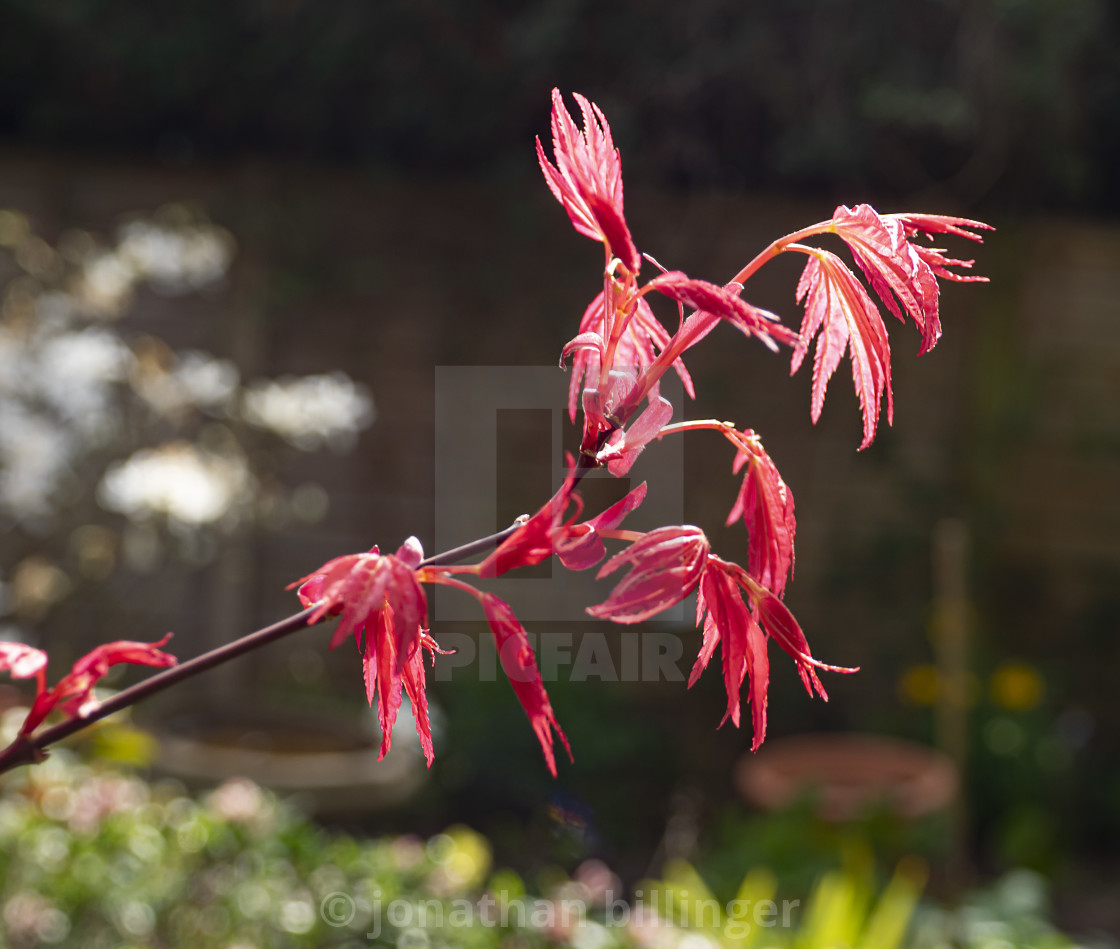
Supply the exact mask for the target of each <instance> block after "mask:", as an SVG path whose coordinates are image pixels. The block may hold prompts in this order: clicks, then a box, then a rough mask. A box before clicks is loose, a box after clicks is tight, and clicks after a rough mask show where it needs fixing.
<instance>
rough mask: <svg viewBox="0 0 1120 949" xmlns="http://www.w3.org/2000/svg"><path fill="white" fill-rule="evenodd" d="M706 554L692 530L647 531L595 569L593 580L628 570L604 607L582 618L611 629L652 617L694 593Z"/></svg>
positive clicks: (705, 547) (698, 532)
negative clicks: (596, 574) (601, 622)
mask: <svg viewBox="0 0 1120 949" xmlns="http://www.w3.org/2000/svg"><path fill="white" fill-rule="evenodd" d="M708 549H709V547H708V538H707V537H705V536H704V532H703V531H702V530H700V528H698V527H691V526H688V527H659V528H658V529H657V530H654V531H650V532H649V533H648V534H646V535H645V536H643V537H642V538H640V539H639V540H636V541H635V542H634V543H632V544H631V545H630V546H629V547H627V548H626V550H624V551H622V552H621V553H619V554H615V556H613V557H612V558H611V559H610V560H608V561H607V562H606V563H605V564H603V566H602V567H600V568H599V577H605V576H607V575H609V574H611V573H613V572H614V571H615V570H617V569H618V568H619V567H622V566H629V567H630V568H631V569H630V572H629V573H628V574H627V575H626V576H625V577H624V578H623V579H622V580H621V581H620V582H619V583H618V585H617V586H616V587H615V588H614V590H613V591H612V592H611V595H610V596H609V597H608V598H607V600H606V601H605V602H603V603H600V604H598V605H597V606H591V607H588V609H587V612H588V613H590V614H591V615H592V616H596V617H599V618H600V619H609V620H612V621H613V622H615V623H640V622H642V621H643V620H647V619H649V618H650V617H651V616H656V615H657V614H658V613H660V612H662V611H663V610H667V609H668V608H669V607H671V606H675V605H676V604H677V603H679V602H680V601H681V600H683V599H684V598H685V597H686V596H688V595H689V594H690V593H691V592H692V591H693V590H695V589H696V585H697V584H698V583H699V582H700V575H701V573H702V572H703V570H704V563H705V560H706V558H707V556H708Z"/></svg>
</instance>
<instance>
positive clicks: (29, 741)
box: [0, 514, 528, 774]
mask: <svg viewBox="0 0 1120 949" xmlns="http://www.w3.org/2000/svg"><path fill="white" fill-rule="evenodd" d="M527 518H528V515H525V514H523V515H521V517H519V518H518V519H517V520H516V521H514V522H513V523H512V524H511V525H510V526H509V527H507V528H506V529H505V530H501V531H498V532H497V533H496V534H491V535H489V536H488V537H480V538H479V539H478V540H474V541H471V542H470V543H467V544H463V545H462V546H459V547H455V548H453V549H451V550H445V551H443V552H442V553H439V554H434V555H433V556H431V557H428V558H427V559H426V560H424V561H422V562H421V564H420V566H422V567H433V566H439V565H441V564H447V563H453V562H455V561H456V560H463V559H465V558H467V557H470V556H473V555H474V554H477V553H481V552H482V551H484V550H488V549H489V548H491V547H495V546H497V545H498V544H500V543H501V542H502V541H503V540H505V539H506V538H507V537H508V536H509V535H510V534H512V533H513V532H514V531H515V530H517V528H518V527H520V526H521V525H522V524H523V523H524V522H525V520H527ZM316 608H317V607H315V606H311V607H308V608H307V609H305V610H301V611H300V612H298V613H293V614H292V615H291V616H288V617H286V618H285V619H282V620H279V621H278V622H275V623H273V624H272V625H271V626H266V627H264V628H263V629H258V630H256V631H255V632H252V633H249V634H247V635H245V636H242V637H241V638H240V639H235V640H234V641H233V642H230V643H226V644H225V645H223V646H219V647H218V648H217V649H211V650H210V651H209V652H204V653H203V654H202V655H200V656H195V657H194V658H193V659H188V660H187V661H186V662H181V663H179V664H178V665H176V666H171V667H170V668H168V669H164V670H163V671H162V672H159V673H156V674H155V675H153V676H149V677H148V678H147V679H144V680H143V681H142V682H138V683H136V685H132V686H129V687H128V688H127V689H122V690H121V691H120V692H118V693H117V694H116V695H114V696H112V697H111V698H109V699H106V700H105V701H104V702H102V703H101V704H99V705H98V706H97V707H96V708H95V709H94V710H93V711H91V712H89V713H88V714H86V715H82V716H79V717H75V718H70V719H67V720H66V721H64V722H59V723H58V724H57V725H52V726H51V727H50V728H45V729H43V730H42V731H40V732H38V733H36V734H32V735H21V736H19V737H18V738H16V740H15V741H13V742H12V743H11V744H10V745H9V746H8V747H7V748H5V749H3V750H2V751H0V774H3V773H4V772H6V771H10V770H11V769H12V768H17V767H19V766H20V765H24V764H33V763H35V762H39V761H42V760H43V759H44V758H46V757H47V752H46V751H45V750H44V749H46V748H47V747H48V746H50V745H53V744H55V743H56V742H59V741H62V740H63V739H64V738H69V737H70V736H71V735H73V734H74V733H75V732H79V731H81V730H82V729H83V728H87V727H89V726H90V725H92V724H93V723H94V722H97V721H100V720H101V719H103V718H105V717H107V716H109V715H112V714H113V713H114V712H119V711H121V710H122V709H125V708H128V707H129V706H130V705H135V704H136V703H137V702H140V701H142V700H143V699H146V698H148V697H150V696H152V695H156V694H158V693H160V692H162V691H164V690H165V689H169V688H171V687H172V686H174V685H178V684H179V683H180V682H183V681H185V680H186V679H189V678H191V677H193V676H196V675H198V674H199V673H202V672H207V671H209V670H210V669H213V668H215V667H217V666H220V665H223V664H225V663H227V662H230V661H231V660H233V659H236V658H238V657H239V656H243V655H245V654H246V653H249V652H252V651H253V650H254V649H259V648H261V647H262V646H266V645H268V644H269V643H272V642H275V641H276V640H278V639H283V638H284V637H285V636H290V635H291V634H292V633H295V632H298V631H299V630H301V629H307V628H308V627H310V626H315V625H318V624H319V623H321V622H324V621H325V620H327V619H333V617H330V616H326V615H324V616H322V617H321V618H320V619H318V620H316V621H315V622H310V619H311V616H312V615H313V614H314V613H315V610H316Z"/></svg>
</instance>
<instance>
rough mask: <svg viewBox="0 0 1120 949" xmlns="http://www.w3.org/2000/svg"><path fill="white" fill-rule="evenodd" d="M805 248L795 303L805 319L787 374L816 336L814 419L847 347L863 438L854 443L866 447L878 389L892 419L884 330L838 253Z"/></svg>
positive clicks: (876, 412) (875, 422)
mask: <svg viewBox="0 0 1120 949" xmlns="http://www.w3.org/2000/svg"><path fill="white" fill-rule="evenodd" d="M806 250H808V251H809V260H808V262H807V263H806V264H805V269H804V271H802V273H801V279H800V280H799V281H798V283H797V301H798V302H799V303H800V302H801V301H802V300H804V301H805V317H804V319H803V320H802V323H801V341H800V342H799V344H798V345H797V346H795V347H794V350H793V358H792V361H791V363H790V373H791V374H792V373H794V372H796V371H797V370H798V368H799V367H800V365H801V361H802V360H803V359H804V358H805V353H806V352H807V351H808V348H809V344H810V342H812V340H813V338H814V337H817V344H816V350H815V353H814V357H813V394H812V399H811V401H810V409H809V414H810V416H811V417H812V419H813V421H814V422H816V421H817V420H818V419H819V418H820V415H821V408H822V407H823V406H824V396H825V390H826V389H827V387H828V380H829V379H830V378H831V377H832V374H833V373H834V372H835V371H836V367H837V366H839V365H840V360H841V359H842V358H843V356H844V352H845V350H850V352H851V356H852V381H853V382H854V383H855V389H856V397H857V398H858V399H859V404H860V408H861V409H862V410H863V442H862V443H861V444H860V446H859V447H860V448H861V449H862V448H866V447H867V446H868V445H870V444H871V442H872V440H873V439H874V438H875V430H876V427H877V426H878V424H879V407H880V404H881V402H882V398H883V392H884V390H885V391H886V393H887V420H888V422H889V421H890V420H892V419H893V417H894V396H893V393H892V392H891V350H890V344H889V343H888V342H887V328H886V327H885V326H884V325H883V318H882V316H880V315H879V309H878V307H876V306H875V304H874V303H873V302H872V300H871V297H869V296H868V294H867V291H866V290H865V289H864V288H863V284H861V283H860V282H859V281H858V280H857V279H856V277H855V274H853V273H852V272H851V271H850V270H849V269H848V268H847V266H846V265H845V264H844V262H843V261H842V260H841V259H840V258H839V257H837V256H836V255H835V254H833V253H832V252H831V251H827V250H819V249H817V248H812V249H809V248H806ZM818 333H819V334H820V335H819V336H817V334H818Z"/></svg>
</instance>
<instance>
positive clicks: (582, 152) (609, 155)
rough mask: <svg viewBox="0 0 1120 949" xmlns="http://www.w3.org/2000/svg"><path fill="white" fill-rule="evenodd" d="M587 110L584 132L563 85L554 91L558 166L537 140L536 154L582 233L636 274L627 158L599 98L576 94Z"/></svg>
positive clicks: (554, 142)
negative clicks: (626, 209)
mask: <svg viewBox="0 0 1120 949" xmlns="http://www.w3.org/2000/svg"><path fill="white" fill-rule="evenodd" d="M574 98H575V100H576V103H577V104H578V105H579V108H580V112H581V113H582V115H583V131H582V132H581V131H580V129H579V128H578V127H577V126H576V123H575V122H574V121H573V120H572V117H571V115H570V114H569V113H568V110H567V108H566V107H565V105H564V99H563V97H562V96H561V95H560V90H559V89H553V90H552V150H553V154H554V155H555V157H556V164H555V165H553V164H552V163H551V162H550V161H549V160H548V159H547V158H546V157H545V154H544V147H543V146H542V145H541V140H540V139H539V138H538V139H537V158H538V160H539V161H540V164H541V171H543V172H544V180H545V181H546V182H547V184H548V187H549V190H550V191H551V192H552V193H553V195H554V196H555V197H556V200H557V201H559V202H560V203H561V204H562V205H563V206H564V210H565V211H567V212H568V217H569V218H571V221H572V224H573V226H574V227H575V229H576V230H577V231H579V232H580V233H581V234H584V235H586V236H587V237H590V238H591V239H592V240H597V241H602V242H603V244H604V245H605V246H606V249H607V252H608V254H610V255H611V256H613V257H617V258H618V259H619V260H621V261H622V263H623V264H624V265H625V266H626V268H627V269H628V270H629V271H630V272H631V273H634V274H636V273H637V272H638V271H639V269H641V266H642V258H641V256H640V255H639V253H638V249H637V248H636V247H635V246H634V241H633V238H631V236H630V228H629V227H627V225H626V217H625V215H624V214H623V210H622V162H621V159H620V158H619V154H618V149H616V148H615V147H614V141H613V140H612V138H611V127H610V125H609V124H607V120H606V118H605V117H604V116H603V113H602V112H601V111H600V110H599V107H598V106H597V105H595V104H594V103H591V102H588V101H587V99H585V98H584V97H583V96H581V95H580V94H579V93H575V94H574Z"/></svg>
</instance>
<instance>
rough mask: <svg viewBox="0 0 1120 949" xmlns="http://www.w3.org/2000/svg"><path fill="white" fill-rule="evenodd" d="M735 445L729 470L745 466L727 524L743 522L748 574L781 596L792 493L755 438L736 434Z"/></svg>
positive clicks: (791, 533)
mask: <svg viewBox="0 0 1120 949" xmlns="http://www.w3.org/2000/svg"><path fill="white" fill-rule="evenodd" d="M735 443H736V444H737V445H738V447H739V451H738V453H737V454H736V455H735V462H734V464H733V466H732V468H733V470H734V471H735V472H736V473H738V472H739V471H741V470H742V469H743V466H744V465H745V466H746V469H747V470H746V473H745V474H744V475H743V482H742V484H741V486H740V488H739V495H738V497H736V499H735V504H734V505H733V506H732V508H731V513H729V514H728V515H727V523H728V524H729V525H730V524H734V523H735V521H737V520H738V519H739V518H740V517H741V518H742V519H743V523H744V524H745V525H746V528H747V532H748V534H749V536H750V547H749V553H748V559H747V570H748V572H749V573H750V575H751V576H752V577H754V578H755V579H756V580H757V581H758V582H759V583H761V584H762V585H763V586H764V587H766V588H767V589H770V590H773V591H774V593H775V594H777V595H778V596H784V595H785V589H786V582H787V580H788V578H789V576H790V574H791V573H792V572H793V562H794V549H793V544H794V537H795V536H796V534H797V519H796V517H795V516H794V512H793V492H792V491H791V490H790V489H789V485H787V484H786V483H785V481H783V480H782V476H781V475H780V474H779V473H778V469H777V466H775V464H774V462H773V459H771V457H770V456H769V455H768V454H767V453H766V449H765V448H763V447H762V442H761V440H760V439H759V437H758V435H756V434H755V433H754V432H753V431H751V430H750V429H747V430H746V431H743V432H739V433H736V438H735Z"/></svg>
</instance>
